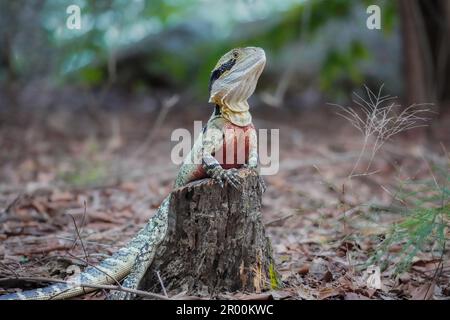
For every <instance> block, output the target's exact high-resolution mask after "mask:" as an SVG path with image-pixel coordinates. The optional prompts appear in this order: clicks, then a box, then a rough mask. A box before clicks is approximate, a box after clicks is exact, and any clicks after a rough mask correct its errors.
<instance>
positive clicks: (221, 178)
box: [212, 168, 242, 189]
mask: <svg viewBox="0 0 450 320" xmlns="http://www.w3.org/2000/svg"><path fill="white" fill-rule="evenodd" d="M220 169H221V170H220V171H216V172H217V173H216V174H214V175H213V176H212V178H213V179H214V180H216V181H217V183H218V184H219V185H220V186H221V187H222V188H223V187H224V186H225V184H224V183H228V184H230V185H231V186H232V187H233V188H235V189H239V187H240V185H241V183H242V181H241V177H240V176H239V174H238V171H237V169H235V168H233V169H229V170H224V169H222V168H220Z"/></svg>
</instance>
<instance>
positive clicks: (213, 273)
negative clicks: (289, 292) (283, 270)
mask: <svg viewBox="0 0 450 320" xmlns="http://www.w3.org/2000/svg"><path fill="white" fill-rule="evenodd" d="M240 174H241V176H242V177H244V182H243V184H242V190H236V189H234V188H232V187H230V186H225V188H221V187H220V186H219V185H218V184H217V183H213V182H212V180H211V179H204V180H200V181H196V182H193V183H190V184H188V185H187V186H185V187H182V188H180V189H178V190H175V191H174V192H173V193H172V199H171V201H170V210H169V229H168V232H167V235H166V238H165V240H164V242H163V243H162V245H161V246H160V248H159V250H158V252H157V255H156V257H155V260H154V262H153V263H152V265H151V266H150V267H149V269H148V270H147V273H146V276H145V277H144V279H143V281H142V282H141V284H140V289H143V290H148V291H151V292H161V284H160V282H159V280H158V277H157V273H158V272H159V274H160V276H161V279H162V282H163V284H164V287H165V288H166V289H167V290H168V291H172V290H174V291H176V292H179V291H186V292H187V293H188V294H189V295H200V296H215V295H217V294H219V293H221V292H233V291H238V290H239V291H244V292H259V291H261V290H264V289H270V287H271V283H274V282H275V283H276V282H277V279H276V274H275V272H274V260H273V257H272V249H271V245H270V241H269V239H268V238H267V237H266V234H265V228H264V224H263V222H262V220H261V196H262V190H261V187H260V185H259V182H258V177H257V176H256V174H254V173H252V172H250V171H248V170H241V172H240Z"/></svg>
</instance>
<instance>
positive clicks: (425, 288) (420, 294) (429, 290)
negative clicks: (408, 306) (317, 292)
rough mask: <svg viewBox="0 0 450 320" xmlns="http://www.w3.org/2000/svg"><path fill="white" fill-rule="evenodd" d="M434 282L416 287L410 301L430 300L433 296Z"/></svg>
mask: <svg viewBox="0 0 450 320" xmlns="http://www.w3.org/2000/svg"><path fill="white" fill-rule="evenodd" d="M435 285H436V284H435V282H434V281H433V282H431V283H426V284H423V285H421V286H420V287H417V288H416V289H415V290H414V291H413V292H412V294H411V299H412V300H431V299H432V298H433V295H434V287H435Z"/></svg>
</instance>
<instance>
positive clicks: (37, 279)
mask: <svg viewBox="0 0 450 320" xmlns="http://www.w3.org/2000/svg"><path fill="white" fill-rule="evenodd" d="M12 280H23V281H33V282H54V283H64V284H68V285H73V284H74V283H73V282H71V281H66V280H59V279H52V278H45V277H18V278H2V279H0V283H1V282H4V281H5V282H6V281H12ZM75 284H76V286H79V287H85V288H93V289H105V290H114V291H124V292H129V293H133V294H136V295H138V296H142V297H147V298H157V299H161V300H171V299H170V298H167V297H165V296H163V295H160V294H157V293H152V292H147V291H142V290H136V289H129V288H125V287H122V286H113V285H103V284H91V283H78V282H77V283H75Z"/></svg>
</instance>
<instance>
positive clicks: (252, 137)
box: [244, 129, 267, 192]
mask: <svg viewBox="0 0 450 320" xmlns="http://www.w3.org/2000/svg"><path fill="white" fill-rule="evenodd" d="M244 168H249V169H251V170H254V171H255V172H256V173H257V174H258V179H259V184H260V187H261V189H262V191H263V192H265V191H266V189H267V186H266V183H265V182H264V179H263V178H262V177H261V175H260V174H259V170H258V137H257V136H256V130H254V129H253V130H251V131H250V132H249V155H248V161H247V163H246V164H244Z"/></svg>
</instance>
